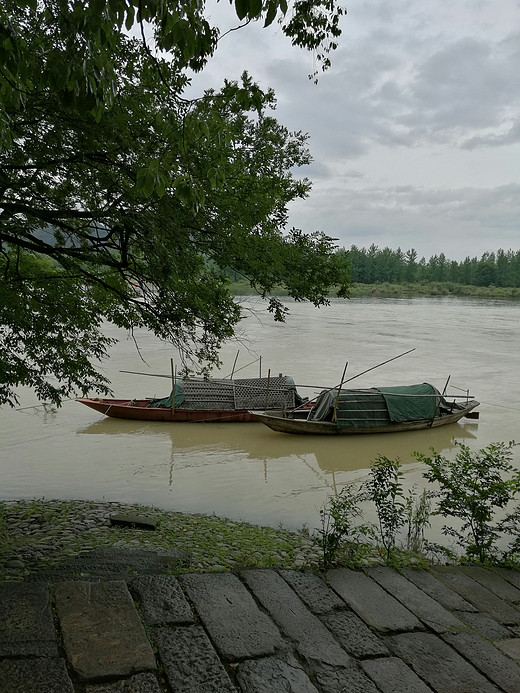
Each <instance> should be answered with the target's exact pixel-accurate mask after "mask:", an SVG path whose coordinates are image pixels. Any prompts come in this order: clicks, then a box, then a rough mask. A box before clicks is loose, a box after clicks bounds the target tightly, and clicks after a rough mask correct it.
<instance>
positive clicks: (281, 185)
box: [0, 0, 349, 405]
mask: <svg viewBox="0 0 520 693" xmlns="http://www.w3.org/2000/svg"><path fill="white" fill-rule="evenodd" d="M206 9H207V8H206V6H205V3H204V2H201V1H200V0H186V1H185V2H176V1H175V2H174V0H75V1H74V2H72V0H16V2H14V1H13V0H7V2H5V3H4V4H3V5H2V7H0V73H1V77H2V78H1V81H0V348H1V355H0V404H1V403H6V402H7V403H9V404H11V405H13V404H14V403H15V402H16V401H17V396H16V389H17V387H18V386H20V385H30V386H31V387H33V388H34V389H35V391H36V393H37V395H38V396H39V397H40V398H41V399H50V400H52V401H54V402H55V403H58V404H59V403H60V401H61V400H62V399H63V398H64V397H66V396H68V395H70V394H72V393H74V392H77V391H79V392H82V393H86V392H88V391H89V390H92V389H94V390H96V391H97V392H106V391H107V386H108V383H107V382H106V381H105V380H104V378H103V376H102V375H100V374H99V373H98V372H97V371H96V368H95V367H94V366H93V365H92V360H93V359H99V358H102V357H103V356H104V355H105V353H106V349H107V347H108V346H109V340H107V339H106V337H105V336H104V335H103V329H102V328H103V323H104V322H105V321H110V322H112V323H114V324H115V325H117V326H120V327H124V328H127V329H129V330H132V329H134V328H135V327H145V328H148V329H150V330H152V331H153V332H154V333H155V334H156V335H157V336H159V337H160V338H161V339H164V340H167V341H169V342H171V343H173V344H174V345H175V346H176V347H177V348H178V349H179V350H180V351H181V354H182V356H183V358H184V359H185V361H186V363H189V362H190V359H192V361H193V362H194V363H198V364H199V366H200V367H203V366H204V365H206V367H209V365H211V364H212V363H215V362H216V361H217V360H218V350H219V348H220V346H221V343H222V341H223V340H225V339H227V338H229V337H230V336H232V334H233V330H234V327H235V326H236V324H237V322H238V321H239V319H240V309H239V306H237V305H236V304H235V303H234V301H233V299H232V297H231V295H230V294H229V292H228V290H227V288H226V280H225V278H224V275H223V273H222V272H221V271H220V270H219V269H218V268H220V267H222V268H223V267H228V268H232V269H233V270H234V271H235V272H238V273H239V274H240V275H242V276H245V277H247V279H248V280H249V281H250V283H251V285H252V286H254V287H255V288H256V289H257V291H258V292H259V293H260V294H261V295H262V296H263V297H268V295H269V292H270V289H272V287H273V286H274V285H282V286H284V287H286V289H287V292H288V294H289V295H291V296H293V297H294V298H295V299H296V300H310V301H312V302H313V303H314V304H315V305H322V304H324V303H326V302H327V299H326V296H327V292H328V289H329V287H330V286H331V285H336V286H337V287H339V295H346V294H347V290H348V280H349V274H348V269H347V266H346V262H345V258H344V257H343V256H340V255H338V254H336V253H335V252H334V250H335V245H334V240H333V239H331V238H329V237H327V236H325V235H323V234H321V233H318V232H315V233H310V234H304V233H302V232H301V231H299V230H295V229H293V230H291V231H288V232H287V231H286V230H285V229H286V225H287V207H288V204H289V203H290V202H291V200H293V199H295V198H303V197H305V196H306V195H307V193H308V190H309V186H310V183H309V181H308V180H306V179H305V178H303V179H297V178H295V177H294V174H293V171H294V170H295V168H297V167H299V166H302V165H304V164H306V163H308V162H309V160H310V157H309V153H308V151H307V148H306V136H305V135H304V134H302V133H291V132H289V130H288V129H287V128H286V127H284V126H283V125H281V124H280V123H278V122H277V121H276V119H275V118H274V117H273V115H272V112H273V110H274V108H275V98H274V94H273V93H272V92H271V91H262V90H261V89H260V88H259V87H258V85H256V84H255V83H254V81H253V80H252V79H251V78H250V77H249V76H248V75H247V74H244V75H243V76H242V78H241V80H240V81H226V82H225V83H224V84H223V85H222V88H221V89H220V90H218V91H208V92H205V93H204V94H201V95H200V97H199V98H197V99H187V98H186V96H185V93H186V87H187V86H188V85H189V73H190V71H192V70H195V71H197V70H201V69H203V68H204V66H205V65H206V64H207V62H208V60H210V59H211V56H212V55H213V53H214V51H215V50H216V48H217V45H218V41H219V38H220V36H219V29H218V27H216V26H212V25H211V24H210V22H209V21H208V19H207V17H206ZM234 11H235V13H236V15H237V17H238V19H239V20H244V22H243V23H244V24H247V23H248V22H249V21H251V20H253V19H254V20H260V21H263V23H264V25H265V26H267V25H269V24H271V23H272V22H273V21H275V20H276V21H279V22H280V24H281V26H282V30H283V33H285V34H286V35H287V36H288V37H289V38H290V40H291V41H292V43H293V44H295V45H298V46H301V47H303V48H308V49H310V50H312V51H314V53H315V55H316V59H317V61H318V62H319V63H321V65H322V67H323V68H324V69H326V68H327V67H328V65H329V64H330V60H329V53H330V51H331V50H333V49H334V48H335V41H336V38H337V36H338V35H339V33H340V31H339V27H338V22H339V17H340V16H341V14H342V12H343V10H342V9H341V8H339V7H337V6H336V5H335V3H334V1H333V0H319V1H318V2H312V3H311V2H307V1H302V0H297V1H296V2H295V3H294V5H293V6H292V8H291V10H290V11H289V10H288V7H287V4H286V2H285V0H264V1H262V0H236V1H235V3H234ZM139 35H140V37H139V38H136V36H139ZM269 306H270V309H271V311H272V312H273V313H274V317H275V319H283V318H284V312H285V309H284V307H283V306H282V304H281V303H280V302H279V301H277V300H276V299H274V298H271V299H270V304H269Z"/></svg>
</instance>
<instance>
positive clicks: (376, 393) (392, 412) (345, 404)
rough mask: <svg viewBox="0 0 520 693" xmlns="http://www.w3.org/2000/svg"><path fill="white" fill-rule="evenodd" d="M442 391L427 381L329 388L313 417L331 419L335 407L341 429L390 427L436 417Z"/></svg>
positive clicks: (323, 394)
mask: <svg viewBox="0 0 520 693" xmlns="http://www.w3.org/2000/svg"><path fill="white" fill-rule="evenodd" d="M439 402H440V394H439V391H438V390H437V389H436V388H435V387H433V385H430V384H428V383H421V384H419V385H400V386H396V387H385V388H370V389H364V390H341V391H340V394H339V398H338V390H337V389H335V390H328V391H327V392H324V393H322V394H321V395H320V396H319V397H318V400H317V402H316V405H315V407H314V408H313V410H312V412H311V415H310V419H312V420H315V421H332V419H333V415H334V410H336V424H337V426H338V427H339V428H361V427H367V426H385V425H386V426H387V425H390V424H391V423H402V422H405V421H417V420H421V419H433V417H434V416H435V414H436V413H437V411H438V406H439Z"/></svg>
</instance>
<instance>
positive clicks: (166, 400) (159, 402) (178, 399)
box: [150, 383, 184, 409]
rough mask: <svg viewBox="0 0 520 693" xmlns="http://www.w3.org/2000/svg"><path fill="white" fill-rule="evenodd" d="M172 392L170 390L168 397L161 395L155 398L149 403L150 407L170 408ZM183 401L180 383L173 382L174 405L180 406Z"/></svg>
mask: <svg viewBox="0 0 520 693" xmlns="http://www.w3.org/2000/svg"><path fill="white" fill-rule="evenodd" d="M172 394H173V393H172V392H170V395H169V397H163V399H156V400H155V401H153V402H151V403H150V407H153V408H158V409H171V408H172ZM183 403H184V392H183V390H182V385H181V384H180V383H175V406H176V407H180V406H181V404H183Z"/></svg>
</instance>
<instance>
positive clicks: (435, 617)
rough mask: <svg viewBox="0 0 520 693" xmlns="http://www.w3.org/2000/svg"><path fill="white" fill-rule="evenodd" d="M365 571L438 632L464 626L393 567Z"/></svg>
mask: <svg viewBox="0 0 520 693" xmlns="http://www.w3.org/2000/svg"><path fill="white" fill-rule="evenodd" d="M365 572H366V573H367V575H368V576H369V577H371V578H372V579H373V580H375V581H376V582H377V583H378V584H379V585H381V587H382V588H383V589H384V590H386V591H387V592H389V593H390V594H391V595H392V596H393V597H395V598H396V599H397V600H398V601H400V602H401V604H403V606H405V607H406V608H407V609H409V610H410V611H411V612H412V613H413V614H415V615H416V616H417V618H418V619H420V620H421V621H422V622H423V623H424V624H426V625H427V626H428V627H429V628H431V629H432V630H433V631H435V632H436V633H445V632H446V631H447V630H452V629H454V628H455V629H456V628H458V629H462V628H464V624H463V623H462V622H461V621H460V620H459V619H458V618H456V617H455V616H453V614H451V613H450V612H449V611H447V610H446V609H445V608H444V607H443V606H441V605H440V604H439V603H438V602H436V601H435V600H434V599H432V598H431V597H430V596H428V595H427V594H426V593H425V592H423V591H422V590H421V589H419V588H418V587H417V586H416V585H414V583H413V582H410V580H407V579H406V578H405V577H404V576H403V575H400V574H399V573H398V572H397V571H395V570H393V569H392V568H388V567H377V568H369V569H368V570H366V571H365Z"/></svg>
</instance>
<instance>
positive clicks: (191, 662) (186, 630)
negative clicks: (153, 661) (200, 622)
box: [153, 626, 236, 693]
mask: <svg viewBox="0 0 520 693" xmlns="http://www.w3.org/2000/svg"><path fill="white" fill-rule="evenodd" d="M153 636H154V640H155V642H156V644H157V647H158V650H159V657H160V660H161V664H162V666H163V668H164V673H165V676H166V678H167V680H168V683H169V685H170V686H171V689H172V690H173V691H175V693H236V688H235V686H234V685H233V684H232V683H231V679H230V678H229V676H228V674H227V672H226V670H225V669H224V666H223V665H222V662H221V661H220V659H219V658H218V655H217V653H216V652H215V649H214V648H213V646H212V644H211V642H210V640H209V638H208V636H207V635H206V633H205V632H204V629H203V628H202V627H201V626H175V627H168V626H161V627H159V628H155V629H154V630H153Z"/></svg>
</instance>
